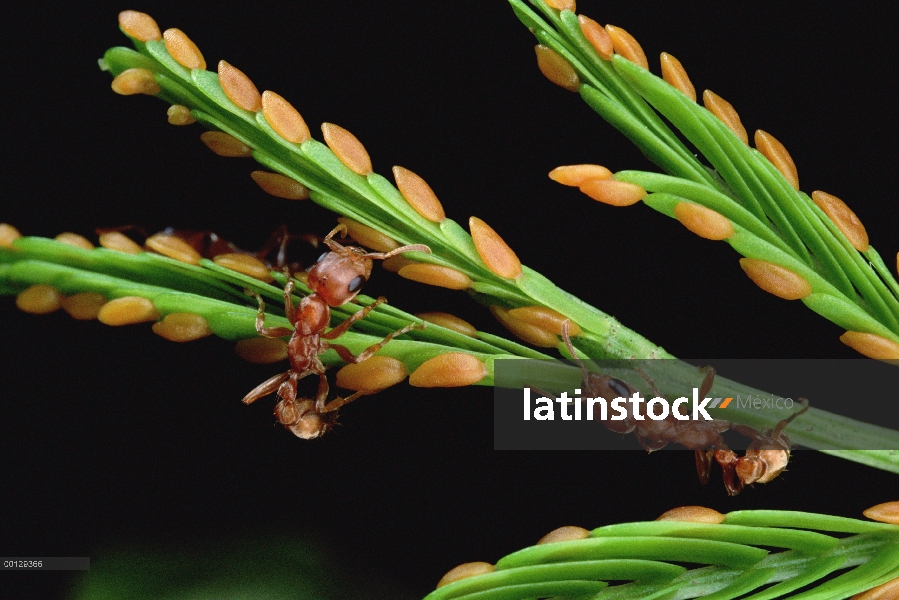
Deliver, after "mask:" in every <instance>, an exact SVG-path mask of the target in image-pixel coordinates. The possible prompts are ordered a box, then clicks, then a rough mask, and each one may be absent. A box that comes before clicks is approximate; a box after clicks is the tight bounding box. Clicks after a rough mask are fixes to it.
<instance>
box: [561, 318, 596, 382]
mask: <svg viewBox="0 0 899 600" xmlns="http://www.w3.org/2000/svg"><path fill="white" fill-rule="evenodd" d="M570 323H571V319H565V320H564V321H562V340H563V341H564V342H565V346H566V347H567V348H568V352H569V354H571V358H573V359H574V360H575V361H576V362H577V364H579V365H580V366H581V378H582V379H583V380H584V381H585V382H586V381H590V371H588V370H587V367H586V366H584V361H582V360H581V359H580V357H579V356H578V355H577V351H576V350H575V349H574V344H572V343H571V337H570V336H569V335H568V325H569V324H570Z"/></svg>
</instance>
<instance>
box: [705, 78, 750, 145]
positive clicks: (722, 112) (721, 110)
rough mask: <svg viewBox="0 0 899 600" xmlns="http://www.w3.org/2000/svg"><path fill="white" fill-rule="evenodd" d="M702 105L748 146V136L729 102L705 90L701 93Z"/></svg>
mask: <svg viewBox="0 0 899 600" xmlns="http://www.w3.org/2000/svg"><path fill="white" fill-rule="evenodd" d="M702 105H703V106H705V107H706V108H707V109H708V111H709V112H711V113H712V114H713V115H715V116H716V117H718V119H719V120H720V121H721V122H722V123H724V125H725V126H726V127H727V128H728V129H730V130H731V131H732V132H733V133H734V135H735V136H737V137H738V138H740V140H741V141H742V142H743V143H744V144H747V145H748V144H749V134H747V133H746V128H745V127H743V122H742V121H741V120H740V115H739V114H738V113H737V111H736V109H735V108H734V107H733V105H732V104H731V103H730V102H728V101H727V100H725V99H724V98H722V97H721V96H719V95H718V94H716V93H715V92H713V91H711V90H706V91H704V92H703V93H702Z"/></svg>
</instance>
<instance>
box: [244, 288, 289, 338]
mask: <svg viewBox="0 0 899 600" xmlns="http://www.w3.org/2000/svg"><path fill="white" fill-rule="evenodd" d="M251 295H252V296H255V297H256V301H257V302H259V312H257V313H256V333H258V334H259V335H261V336H263V337H269V338H280V337H284V336H286V335H290V334H292V333H293V330H291V329H287V328H286V327H266V326H265V301H263V300H262V296H260V295H259V294H256V293H253V294H251Z"/></svg>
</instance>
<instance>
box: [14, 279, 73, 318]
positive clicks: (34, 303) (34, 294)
mask: <svg viewBox="0 0 899 600" xmlns="http://www.w3.org/2000/svg"><path fill="white" fill-rule="evenodd" d="M61 305H62V296H61V295H60V294H59V291H58V290H57V289H56V288H55V287H53V286H49V285H45V284H43V283H38V284H36V285H33V286H31V287H29V288H28V289H26V290H23V291H22V292H20V293H19V295H18V296H16V306H18V307H19V310H21V311H24V312H27V313H31V314H33V315H46V314H48V313H52V312H53V311H55V310H59V307H60V306H61Z"/></svg>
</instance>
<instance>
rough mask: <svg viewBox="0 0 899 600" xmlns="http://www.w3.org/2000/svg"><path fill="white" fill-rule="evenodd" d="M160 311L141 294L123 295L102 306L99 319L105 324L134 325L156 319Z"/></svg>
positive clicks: (98, 315)
mask: <svg viewBox="0 0 899 600" xmlns="http://www.w3.org/2000/svg"><path fill="white" fill-rule="evenodd" d="M158 318H159V311H157V310H156V307H155V306H153V303H152V302H150V301H149V300H147V299H146V298H141V297H140V296H123V297H121V298H116V299H115V300H110V301H109V302H107V303H106V304H104V305H103V306H102V307H101V308H100V312H99V313H98V314H97V319H98V320H99V321H100V322H101V323H103V324H105V325H114V326H118V325H134V324H135V323H145V322H147V321H155V320H156V319H158Z"/></svg>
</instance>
